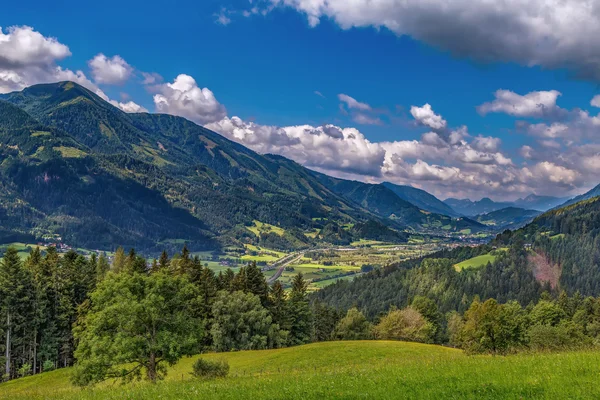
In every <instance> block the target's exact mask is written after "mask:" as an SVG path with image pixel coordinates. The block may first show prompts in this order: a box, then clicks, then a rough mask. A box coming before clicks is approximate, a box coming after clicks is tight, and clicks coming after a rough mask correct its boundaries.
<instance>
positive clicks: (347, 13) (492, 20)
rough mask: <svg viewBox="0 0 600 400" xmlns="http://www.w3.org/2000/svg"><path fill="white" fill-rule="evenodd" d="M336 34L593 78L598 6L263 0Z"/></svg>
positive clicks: (598, 48) (559, 1)
mask: <svg viewBox="0 0 600 400" xmlns="http://www.w3.org/2000/svg"><path fill="white" fill-rule="evenodd" d="M263 3H266V4H268V8H267V9H266V10H265V11H268V9H269V8H270V7H273V6H287V7H291V8H293V9H295V10H297V11H299V12H301V13H303V14H305V15H306V16H307V19H308V22H309V25H310V26H313V27H314V26H316V25H318V24H319V22H320V20H321V19H323V18H330V19H331V20H333V21H334V22H336V23H337V24H338V25H339V26H340V27H342V28H343V29H350V28H352V27H374V28H377V29H378V28H387V29H389V30H391V31H392V32H394V33H396V34H397V35H409V36H411V37H413V38H414V39H416V40H420V41H423V42H425V43H428V44H430V45H432V46H434V47H437V48H441V49H444V50H448V51H450V52H451V53H452V54H454V55H457V56H461V57H467V58H471V59H475V60H479V61H483V62H498V61H499V62H515V63H518V64H521V65H525V66H541V67H543V68H569V69H571V70H572V71H573V72H574V73H575V74H577V75H578V76H580V77H583V78H589V79H594V80H597V79H600V57H599V54H600V24H599V23H598V16H599V15H600V4H599V3H598V2H597V1H594V0H530V1H527V2H524V1H522V0H502V1H490V0H453V1H446V0H425V1H423V0H352V1H348V0H265V1H264V2H263Z"/></svg>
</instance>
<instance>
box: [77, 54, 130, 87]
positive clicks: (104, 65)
mask: <svg viewBox="0 0 600 400" xmlns="http://www.w3.org/2000/svg"><path fill="white" fill-rule="evenodd" d="M88 65H89V66H90V69H91V71H92V77H93V78H94V81H96V83H98V84H107V85H121V84H123V83H125V82H126V81H127V80H128V79H129V78H130V77H131V74H132V72H133V68H132V67H131V65H129V64H127V62H126V61H125V60H124V59H123V58H121V57H120V56H118V55H117V56H113V57H111V58H109V57H106V56H105V55H104V54H102V53H99V54H97V55H96V56H95V57H94V58H92V59H91V60H90V61H89V62H88Z"/></svg>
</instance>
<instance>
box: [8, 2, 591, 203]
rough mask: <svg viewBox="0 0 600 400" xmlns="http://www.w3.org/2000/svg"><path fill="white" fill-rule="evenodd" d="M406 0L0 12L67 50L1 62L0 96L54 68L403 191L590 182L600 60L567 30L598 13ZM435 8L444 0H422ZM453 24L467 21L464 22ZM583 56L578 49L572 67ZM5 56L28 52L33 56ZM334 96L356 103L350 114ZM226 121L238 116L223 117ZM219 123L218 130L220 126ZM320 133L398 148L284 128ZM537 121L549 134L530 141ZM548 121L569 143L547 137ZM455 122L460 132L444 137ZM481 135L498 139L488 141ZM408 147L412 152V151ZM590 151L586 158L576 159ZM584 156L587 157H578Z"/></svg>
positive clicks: (560, 188) (470, 191) (263, 146)
mask: <svg viewBox="0 0 600 400" xmlns="http://www.w3.org/2000/svg"><path fill="white" fill-rule="evenodd" d="M414 1H416V0H414ZM511 1H516V0H511ZM511 1H508V3H511ZM411 2H412V0H411V1H408V2H406V3H408V4H409V6H406V7H409V8H408V9H402V10H399V8H401V6H400V5H394V4H393V3H396V2H394V1H391V2H390V1H387V2H385V1H381V0H374V1H373V3H369V2H367V0H358V1H357V2H355V3H354V4H355V5H354V8H352V7H350V6H346V5H345V4H346V3H345V2H343V1H341V0H331V1H329V3H327V2H326V1H325V0H313V1H310V0H255V1H254V2H250V1H248V0H237V1H211V0H207V1H201V2H197V1H172V2H169V3H166V2H163V1H144V2H141V1H128V2H127V5H126V7H125V6H124V3H123V2H116V1H103V2H86V3H85V4H82V3H81V2H70V1H62V2H59V3H56V2H55V3H49V2H42V1H29V2H20V3H18V2H17V3H15V2H11V3H10V4H6V5H4V6H3V12H2V14H1V15H0V26H2V27H3V29H4V34H5V35H7V36H8V35H10V33H9V27H23V26H28V27H31V28H32V30H33V31H34V32H37V33H39V34H40V35H41V36H42V37H43V38H45V39H47V40H51V39H50V38H56V41H57V42H59V43H60V44H62V45H64V46H68V50H69V53H70V55H68V56H64V54H63V56H56V58H55V59H54V60H52V61H51V62H49V64H47V65H45V66H44V68H46V69H47V71H45V72H44V73H43V74H41V73H38V72H36V73H33V72H31V71H32V69H31V68H33V67H27V66H23V65H21V64H20V65H19V67H18V68H20V69H16V68H17V67H14V65H13V64H14V63H12V64H11V63H9V62H8V61H7V62H5V64H6V65H5V66H4V67H3V65H2V57H1V56H0V76H2V70H3V68H4V71H5V74H8V72H12V73H14V74H17V75H18V74H20V75H19V76H20V77H21V78H22V79H21V80H20V81H19V82H20V83H19V84H15V83H14V82H13V84H12V86H11V85H9V84H5V85H4V90H3V91H9V89H13V90H14V89H17V90H18V89H21V88H22V87H21V86H25V85H29V84H35V83H39V82H42V81H49V80H52V77H54V76H57V77H59V75H57V74H55V73H54V72H51V70H52V69H53V68H57V67H60V68H62V70H63V72H64V70H69V71H78V70H81V72H82V73H83V74H84V75H85V79H86V81H85V82H86V83H85V84H87V85H88V86H89V87H90V88H94V89H98V90H101V91H102V93H104V94H105V95H106V96H107V98H110V99H111V100H114V101H116V102H117V103H118V102H122V103H126V102H128V101H133V102H135V103H136V104H138V105H140V106H142V107H143V108H145V109H147V110H149V111H151V112H154V111H161V112H169V113H172V114H176V115H182V116H184V117H186V118H189V119H192V120H194V121H195V122H198V123H201V124H204V125H207V126H209V127H210V128H211V129H215V130H217V131H219V132H220V133H222V134H224V135H226V136H228V137H230V138H232V139H233V140H237V141H239V142H241V143H243V144H246V145H248V146H249V147H251V148H253V149H255V150H257V151H262V152H277V153H280V154H283V155H285V156H288V157H290V158H293V159H295V160H296V161H298V162H301V163H303V164H304V165H306V166H308V167H310V168H314V169H318V170H320V171H324V172H327V173H331V174H334V175H336V176H341V177H347V178H352V179H360V180H364V181H373V182H377V181H382V180H390V181H394V182H397V183H403V184H410V185H414V186H417V187H423V188H425V189H427V190H430V191H432V192H434V193H435V194H437V195H438V196H440V197H442V198H444V197H447V196H459V197H461V196H468V197H471V198H474V199H476V198H480V197H484V196H490V197H493V198H516V197H519V196H522V195H527V194H528V193H531V192H535V193H538V194H556V195H564V194H565V193H573V194H575V193H579V192H581V191H583V190H585V189H587V188H589V187H591V186H595V185H596V184H597V183H599V182H595V180H594V179H595V178H594V177H595V176H597V172H599V170H598V169H600V158H598V154H599V153H598V152H597V151H596V148H595V147H594V146H595V145H596V142H595V138H594V135H593V134H594V133H595V131H593V130H594V129H600V125H599V126H598V128H596V125H594V121H592V120H591V118H593V117H594V116H595V115H596V114H597V113H598V110H597V109H596V110H595V107H592V106H591V104H590V101H591V100H592V98H593V97H594V96H595V95H597V94H598V93H599V91H598V78H599V76H596V75H595V72H593V71H595V67H597V65H595V64H594V62H595V61H594V60H595V57H593V56H594V54H590V52H594V51H599V52H600V50H597V49H598V47H595V49H596V50H594V46H592V47H591V49H592V50H589V51H587V50H588V49H586V47H585V46H587V45H590V44H589V43H588V42H589V40H586V38H587V37H588V36H584V37H581V38H579V37H577V36H575V37H574V38H573V39H572V41H574V42H575V43H574V44H569V43H565V42H564V33H565V29H567V30H568V29H570V28H569V26H570V25H577V24H576V23H575V22H576V21H579V24H580V25H581V26H583V27H586V25H585V24H590V27H591V28H590V29H591V30H593V29H597V28H593V27H592V26H593V23H597V22H599V21H598V20H597V18H596V17H595V16H592V17H591V19H590V20H588V18H587V17H586V15H587V14H589V13H590V11H589V10H582V9H580V8H581V7H580V6H578V5H577V4H578V3H577V2H575V1H566V2H565V3H566V4H567V5H568V6H569V7H571V8H569V9H562V10H557V11H556V12H557V13H558V12H561V13H562V14H561V15H572V16H573V20H572V22H573V24H570V23H567V24H566V25H565V23H561V22H560V21H559V20H557V19H556V18H554V17H553V16H552V15H549V14H548V10H549V8H548V7H550V6H552V4H551V3H552V1H551V0H547V1H546V0H535V1H533V2H532V3H531V4H532V5H531V6H530V8H529V9H528V10H523V11H522V14H526V13H529V14H531V15H534V16H536V15H537V16H541V18H545V20H544V23H545V25H544V24H542V27H540V24H535V25H531V26H530V25H527V24H526V23H524V24H523V26H520V25H518V23H520V22H518V21H520V20H522V18H519V17H520V14H514V11H512V10H509V9H508V8H507V9H506V10H497V9H494V10H488V9H486V8H485V7H486V5H485V3H486V2H479V1H473V3H472V8H474V9H477V7H478V6H479V3H481V4H480V7H481V10H479V13H480V14H482V15H484V16H485V15H487V16H488V19H481V20H479V19H477V17H468V16H467V17H465V15H464V13H465V10H466V9H468V8H464V9H461V8H460V4H459V3H463V0H457V2H456V4H457V5H456V7H455V9H452V8H453V7H449V8H450V9H449V10H447V12H446V13H445V14H441V15H440V14H439V12H438V10H437V9H432V10H430V11H428V10H426V8H427V7H417V6H415V7H413V8H410V3H411ZM436 2H441V0H437V1H436V0H431V1H429V2H428V3H436ZM361 3H364V4H363V5H361ZM399 3H400V2H398V4H399ZM417 3H418V2H417ZM517 3H518V2H517ZM315 4H316V5H317V6H315ZM390 4H391V6H389V5H390ZM167 5H168V7H167ZM388 6H389V7H392V8H390V9H386V8H385V7H388ZM509 6H510V4H509ZM361 7H368V8H364V9H361ZM403 7H404V6H403ZM465 7H468V5H467V6H465ZM536 7H537V8H536ZM513 8H514V7H513ZM244 12H245V14H246V15H244ZM396 12H398V15H396V14H395V13H396ZM486 13H487V14H486ZM536 13H538V14H536ZM592 15H594V13H592ZM457 16H459V17H460V18H461V19H462V20H461V21H459V22H457V21H456V19H457ZM521 16H522V15H521ZM412 21H416V22H415V23H414V24H413V23H412ZM419 21H425V22H419ZM490 21H492V22H490ZM494 21H496V22H497V21H499V25H498V26H496V25H494V23H496V22H494ZM515 21H517V22H515ZM567 22H569V21H567ZM428 24H429V25H428ZM486 24H487V25H486ZM511 24H513V25H514V24H517V25H514V26H513V25H511ZM596 25H598V24H596ZM423 26H429V28H423ZM506 26H513V28H512V29H513V30H514V31H518V32H522V33H523V37H524V38H526V39H523V41H524V42H525V44H523V43H520V44H518V45H517V44H514V43H515V42H514V41H513V40H511V39H510V37H509V36H510V34H511V32H510V31H508V32H507V31H505V29H506V28H505V27H506ZM432 27H435V28H432ZM465 27H467V28H469V29H465ZM544 29H546V30H544ZM548 32H556V37H553V36H552V35H551V34H549V33H548ZM593 33H594V32H586V35H587V34H590V35H592V34H593ZM536 35H537V36H536ZM538 36H539V37H538ZM528 40H529V41H531V43H527V41H528ZM578 40H579V41H580V43H577V41H578ZM46 44H47V43H46ZM593 44H594V43H591V45H593ZM20 45H21V46H24V45H23V44H22V43H21V44H20ZM0 46H1V45H0ZM543 46H546V47H548V48H547V49H545V50H544V49H543ZM569 46H570V47H569ZM577 48H581V49H582V50H581V51H582V56H581V59H578V58H577V57H576V56H577V53H576V51H577V50H576V49H577ZM540 49H541V50H540ZM0 50H1V49H0ZM12 51H16V52H20V54H21V55H22V54H25V53H26V51H27V49H23V48H15V47H13V48H12ZM99 53H103V54H105V55H106V56H107V57H108V59H109V61H110V59H111V57H113V56H116V55H118V56H119V57H121V59H122V60H123V61H124V62H125V63H126V65H127V67H128V68H130V73H129V74H128V77H127V79H123V80H122V81H119V82H108V81H109V80H106V81H105V82H104V83H102V78H101V77H99V76H100V75H99V74H101V73H97V74H94V72H93V71H92V69H93V68H92V67H91V65H90V64H89V62H90V60H92V59H93V58H94V57H96V56H97V55H98V54H99ZM563 53H564V54H563ZM596 56H600V55H598V54H596ZM561 57H562V58H561ZM586 57H587V58H586ZM573 60H575V61H573ZM28 62H31V61H28ZM109 64H110V63H108V64H107V63H105V64H103V65H104V66H105V67H107V68H108V66H109ZM11 68H13V69H12V70H11ZM26 68H30V69H26ZM36 68H37V67H36ZM36 71H37V70H36ZM48 71H50V72H48ZM590 71H592V72H590ZM598 71H600V68H599V69H598ZM142 73H156V74H159V75H160V76H161V77H162V81H161V82H158V81H157V82H155V83H153V84H143V83H142V82H143V79H144V78H143V76H142ZM181 74H185V75H187V76H190V77H193V79H194V81H195V84H196V85H197V86H198V88H199V89H202V88H207V89H209V90H210V92H212V95H213V96H214V99H213V98H211V99H209V101H208V104H207V103H206V102H200V103H198V105H197V106H196V107H197V109H195V110H190V109H182V108H181V107H177V105H176V104H174V102H173V101H169V100H171V99H170V97H169V96H170V95H173V92H174V90H173V89H169V88H167V87H166V84H167V83H174V82H175V80H176V79H177V77H178V76H179V75H181ZM599 74H600V73H599ZM62 76H63V75H60V77H62ZM576 76H577V77H576ZM57 79H58V78H57ZM38 81H39V82H38ZM82 82H83V81H82ZM88 82H89V83H88ZM107 82H108V83H107ZM80 83H81V82H80ZM161 85H162V86H161ZM1 89H2V82H1V81H0V90H1ZM499 89H504V90H507V91H510V92H513V93H514V94H515V95H519V96H525V95H527V94H528V93H531V92H536V91H544V92H549V91H558V92H560V93H561V95H560V96H555V97H556V99H553V98H552V96H550V97H551V98H550V100H548V101H549V103H544V102H543V101H542V102H540V104H541V106H543V107H546V108H547V109H549V110H550V109H553V108H555V109H556V110H558V111H556V112H551V113H550V114H552V115H551V116H548V115H546V114H544V116H543V117H540V114H539V113H536V112H535V110H534V111H524V112H518V113H516V114H515V113H512V112H510V107H519V104H511V105H507V104H504V103H503V104H500V105H497V107H496V108H494V107H492V108H490V110H493V111H488V112H482V111H481V109H479V110H478V109H477V106H480V105H482V104H484V103H489V102H493V101H494V100H495V92H496V91H497V90H499ZM315 92H319V93H320V94H321V95H318V94H316V93H315ZM157 93H158V94H159V95H162V96H164V97H163V98H164V99H165V101H166V102H167V103H168V104H167V103H164V104H163V106H162V108H160V109H159V106H158V105H157V104H156V101H155V100H156V98H155V97H153V96H155V95H156V94H157ZM175 94H176V93H175ZM341 94H344V95H347V96H349V97H351V98H352V99H354V100H355V101H356V102H357V104H362V106H360V105H359V106H356V105H355V107H351V106H350V104H349V103H345V102H344V101H342V100H341V99H340V95H341ZM213 100H214V101H213ZM525 100H526V99H524V98H523V97H517V98H511V99H510V101H514V102H517V103H518V102H520V101H521V102H522V101H525ZM211 102H212V103H211ZM542 103H543V104H542ZM165 104H166V105H165ZM425 104H429V105H430V106H431V110H432V113H433V114H434V115H436V116H438V117H439V118H441V119H443V120H444V121H447V122H445V126H444V127H443V128H435V127H434V128H432V126H431V125H430V124H428V123H423V121H419V120H418V119H417V118H415V117H414V115H413V114H412V113H411V107H413V106H415V107H419V108H421V107H423V106H424V105H425ZM536 104H537V103H536ZM367 105H368V108H367ZM202 107H204V109H201V108H202ZM206 107H209V108H210V110H207V109H206ZM341 107H343V111H342V108H341ZM580 109H581V110H584V111H586V112H588V114H589V115H588V117H586V118H587V119H585V121H583V122H582V121H581V118H580V117H579V116H577V113H578V110H580ZM215 110H216V111H215ZM507 110H509V111H507ZM511 114H512V115H511ZM207 115H210V116H211V117H212V116H214V118H211V117H208V116H207ZM234 116H236V117H239V121H238V120H237V119H236V120H234V122H233V123H231V120H230V118H232V117H234ZM223 118H226V119H227V120H225V122H224V123H221V121H222V120H223ZM523 121H525V122H523ZM590 121H591V122H590ZM327 124H331V125H333V126H335V127H336V128H339V129H340V132H343V129H355V130H357V131H358V132H360V134H361V135H362V136H363V137H364V140H366V141H368V142H369V143H370V144H373V143H381V142H393V143H396V145H394V146H392V145H389V146H386V148H385V149H380V148H378V147H377V146H375V147H377V148H371V147H373V146H370V145H367V146H366V150H365V145H364V144H363V143H359V144H356V145H355V144H353V143H351V144H350V145H349V147H348V146H346V144H343V143H341V141H342V140H346V139H348V137H349V138H350V140H352V139H353V136H355V135H353V134H352V133H348V132H349V131H346V132H344V133H343V135H344V138H343V139H342V138H341V137H340V138H337V140H339V141H340V146H339V147H336V146H337V144H336V143H334V142H331V140H329V138H326V139H327V140H329V141H328V142H327V145H326V146H323V148H327V150H326V151H325V150H323V151H324V153H323V154H320V153H319V151H320V150H319V149H320V147H319V146H320V145H319V144H318V143H314V142H311V143H310V144H308V145H307V144H306V143H305V139H304V138H300V135H303V134H305V132H306V131H307V130H306V128H305V129H304V130H303V132H304V133H298V132H296V131H294V130H293V129H291V128H289V129H288V127H297V126H305V127H306V126H310V127H312V128H315V131H314V132H312V133H311V134H312V135H313V136H315V135H316V136H319V135H324V133H323V127H324V126H327ZM532 124H543V126H542V125H539V126H538V128H539V129H538V130H537V131H536V130H535V129H534V128H531V125H532ZM553 124H562V125H561V132H563V131H564V129H569V130H571V131H572V133H560V134H553V133H547V132H548V130H549V128H550V127H552V126H553ZM462 126H466V130H463V131H462V132H463V133H461V134H460V135H459V136H454V137H455V139H449V138H451V137H452V132H455V131H457V130H458V129H460V128H461V127H462ZM267 127H268V129H267ZM582 127H583V128H582ZM275 128H277V129H275ZM312 128H311V129H312ZM542 128H544V129H542ZM282 129H283V130H282ZM286 129H287V130H286ZM319 129H320V130H319ZM590 130H592V132H590ZM234 131H235V132H234ZM240 131H241V132H240ZM259 131H260V134H259ZM317 131H318V132H317ZM571 131H568V132H571ZM584 131H585V132H584ZM315 132H317V133H315ZM428 132H433V133H435V134H436V135H438V136H439V137H441V138H442V139H443V142H440V143H438V144H436V143H433V141H432V137H433V136H430V137H429V139H427V140H425V138H424V137H423V135H424V134H427V133H428ZM466 132H468V133H466ZM536 132H538V133H536ZM539 132H542V133H539ZM544 132H546V133H544ZM465 133H466V134H465ZM599 133H600V132H599ZM282 135H283V136H285V139H286V142H285V143H282V142H281V140H280V139H281V136H282ZM340 135H341V134H340ZM461 135H462V136H461ZM478 136H481V137H483V138H491V139H493V140H489V141H487V142H486V143H488V145H483V144H482V143H483V142H482V141H477V140H476V139H475V138H477V137H478ZM323 137H324V136H323ZM273 138H279V139H278V140H279V144H277V143H275V141H276V140H275V139H273ZM575 138H577V140H574V139H575ZM496 139H498V141H496ZM361 140H363V139H361ZM410 141H415V142H418V144H415V143H412V146H413V147H414V146H421V147H419V148H418V149H416V150H415V149H412V148H411V150H407V149H406V147H407V146H408V145H409V144H410ZM424 143H425V144H426V146H432V147H431V148H430V147H423V146H425V145H423V144H424ZM490 143H494V144H493V145H492V144H490ZM444 146H446V147H444ZM523 146H528V148H524V147H523ZM584 146H585V147H586V148H588V149H589V148H591V147H590V146H592V147H593V150H586V151H583V150H582V148H583V147H584ZM384 147H385V146H384ZM348 149H349V150H348ZM395 149H396V150H395ZM397 149H400V150H397ZM528 149H531V151H528ZM430 150H431V151H430ZM348 152H349V153H348ZM308 153H310V154H308ZM534 153H535V156H534V155H532V154H534ZM583 153H585V154H583ZM582 154H583V156H584V157H588V158H586V160H588V159H589V160H588V161H587V162H582V161H581V157H582ZM394 155H396V157H394ZM436 155H439V156H436ZM324 159H326V161H323V160H324ZM506 159H509V160H510V164H509V163H507V162H506V161H505V160H506ZM419 161H420V162H419ZM336 163H337V164H336ZM373 163H375V164H377V163H379V164H381V165H373ZM394 163H397V164H394ZM358 164H369V165H364V166H358V167H357V165H358ZM391 164H394V165H391ZM386 165H387V166H386ZM390 165H391V166H390ZM492 169H493V171H492ZM506 176H509V178H506ZM598 180H600V179H598ZM465 182H467V183H466V184H465Z"/></svg>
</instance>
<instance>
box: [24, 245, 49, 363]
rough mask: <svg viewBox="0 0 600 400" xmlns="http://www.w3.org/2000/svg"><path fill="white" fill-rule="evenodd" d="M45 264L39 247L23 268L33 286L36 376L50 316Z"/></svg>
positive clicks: (33, 347) (30, 254)
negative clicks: (39, 353) (40, 349)
mask: <svg viewBox="0 0 600 400" xmlns="http://www.w3.org/2000/svg"><path fill="white" fill-rule="evenodd" d="M44 266H45V263H44V260H43V259H42V253H41V251H40V248H39V247H36V248H35V249H34V250H32V251H31V252H30V253H29V256H28V257H27V260H26V261H25V268H26V269H27V270H28V271H29V273H30V276H31V279H32V285H33V298H32V299H31V300H32V308H33V318H32V321H31V325H32V329H33V332H32V339H31V340H32V343H31V348H32V353H33V354H32V358H33V360H32V367H33V371H32V372H33V374H36V373H37V372H38V371H39V369H38V348H39V346H40V342H41V341H42V337H41V336H42V332H43V331H44V329H45V327H46V325H47V323H48V320H49V318H50V317H51V315H50V307H49V306H50V299H49V295H50V290H49V286H50V284H51V274H49V273H47V271H45V268H44Z"/></svg>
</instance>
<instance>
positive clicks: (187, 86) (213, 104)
mask: <svg viewBox="0 0 600 400" xmlns="http://www.w3.org/2000/svg"><path fill="white" fill-rule="evenodd" d="M154 90H156V91H157V92H158V93H157V94H155V95H154V105H155V106H156V111H157V112H159V113H165V114H172V115H178V116H180V117H184V118H187V119H189V120H190V121H194V122H196V123H198V124H201V125H203V124H209V123H212V122H217V121H220V120H222V119H223V118H225V117H226V115H227V112H226V110H225V107H224V106H223V105H222V104H221V103H219V101H218V100H217V99H216V97H215V95H214V93H213V92H212V91H211V90H210V89H208V88H200V87H199V86H198V84H197V83H196V80H195V79H194V78H192V77H191V76H189V75H185V74H181V75H179V76H177V78H175V80H174V81H173V82H172V83H166V84H160V85H157V86H154Z"/></svg>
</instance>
